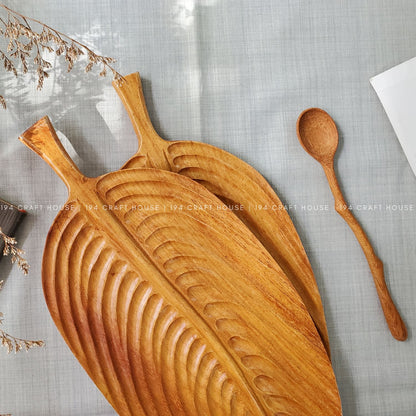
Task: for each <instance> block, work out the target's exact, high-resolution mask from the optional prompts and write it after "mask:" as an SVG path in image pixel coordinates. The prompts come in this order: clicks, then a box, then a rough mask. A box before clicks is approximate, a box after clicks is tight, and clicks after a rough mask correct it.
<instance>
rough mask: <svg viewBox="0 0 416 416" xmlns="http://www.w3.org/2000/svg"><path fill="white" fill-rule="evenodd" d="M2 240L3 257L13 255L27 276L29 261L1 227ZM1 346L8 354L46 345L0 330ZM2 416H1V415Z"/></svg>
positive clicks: (1, 282) (14, 261)
mask: <svg viewBox="0 0 416 416" xmlns="http://www.w3.org/2000/svg"><path fill="white" fill-rule="evenodd" d="M0 239H2V240H3V241H4V249H3V255H4V256H8V255H9V254H11V256H12V263H17V264H18V266H19V268H20V269H21V270H22V271H23V273H24V274H25V275H26V274H27V273H28V272H29V264H28V263H27V261H26V260H25V259H24V258H23V257H22V256H23V254H24V251H23V250H21V249H19V248H17V247H16V245H17V241H16V239H15V238H12V237H9V236H8V235H6V234H4V233H3V231H2V229H1V227H0ZM3 283H4V280H0V290H1V289H2V288H3ZM2 324H3V313H2V312H0V325H2ZM0 345H1V346H3V347H6V348H7V352H9V353H10V352H12V351H14V352H16V353H17V352H19V351H22V350H25V351H28V350H29V349H31V348H33V347H42V346H43V345H44V342H43V341H39V340H38V341H31V340H26V339H22V338H16V337H13V336H12V335H10V334H8V333H7V332H5V331H3V330H2V329H1V328H0ZM0 416H1V415H0Z"/></svg>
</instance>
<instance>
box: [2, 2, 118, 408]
mask: <svg viewBox="0 0 416 416" xmlns="http://www.w3.org/2000/svg"><path fill="white" fill-rule="evenodd" d="M0 7H1V8H3V9H4V10H5V11H6V12H7V19H3V18H2V17H1V16H0V36H1V35H3V36H4V37H5V38H6V39H7V40H8V46H7V50H6V52H3V51H2V50H0V61H3V66H4V69H5V70H6V71H8V72H12V73H13V74H14V75H15V76H16V77H17V76H18V70H17V67H16V64H17V63H19V65H20V67H21V71H22V73H24V74H25V73H27V72H28V70H29V64H30V61H31V63H33V65H34V66H35V67H36V74H37V88H38V89H42V87H43V83H44V80H45V78H48V76H49V73H48V72H47V70H48V69H51V68H52V64H51V63H50V62H49V61H47V60H45V59H43V57H42V54H43V51H47V52H49V53H55V54H56V55H57V56H61V55H63V56H64V59H65V61H66V63H67V69H68V72H69V71H71V70H72V68H73V67H74V65H75V63H76V62H77V61H78V60H79V58H80V57H81V56H82V55H87V62H88V63H87V64H86V66H85V72H90V71H91V70H92V68H93V67H94V66H95V65H96V66H100V67H101V71H100V76H105V75H106V74H107V72H108V71H110V72H111V73H112V75H113V78H114V79H115V80H116V81H121V80H122V79H123V77H122V76H121V75H120V74H119V73H118V72H117V71H116V70H115V69H114V68H113V67H112V66H111V64H112V63H114V62H115V60H114V59H113V58H110V57H106V56H101V55H97V54H96V53H95V52H94V51H93V50H91V49H90V48H89V47H87V46H86V45H84V44H82V43H80V42H78V41H77V40H75V39H72V38H70V37H69V36H67V35H65V34H64V33H61V32H59V31H58V30H56V29H53V28H52V27H50V26H48V25H46V24H45V23H42V22H40V21H39V20H36V19H32V18H29V17H26V16H24V15H22V14H20V13H18V12H16V11H14V10H12V9H10V8H8V7H7V6H5V5H4V4H1V3H0ZM29 21H30V22H31V23H32V24H34V25H36V26H37V27H40V29H41V30H40V31H36V30H34V29H33V28H32V27H31V25H30V24H29ZM33 55H34V57H33V59H32V60H31V57H32V56H33ZM28 61H29V63H28ZM15 62H16V64H15ZM0 105H1V106H2V107H3V108H6V100H5V99H4V97H3V96H2V95H0ZM0 416H1V415H0Z"/></svg>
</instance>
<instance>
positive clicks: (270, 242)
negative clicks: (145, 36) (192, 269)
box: [113, 73, 330, 355]
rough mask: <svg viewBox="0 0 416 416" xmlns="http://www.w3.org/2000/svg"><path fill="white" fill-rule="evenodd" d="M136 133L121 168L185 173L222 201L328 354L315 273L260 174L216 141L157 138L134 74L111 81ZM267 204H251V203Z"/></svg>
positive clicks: (136, 76) (326, 334)
mask: <svg viewBox="0 0 416 416" xmlns="http://www.w3.org/2000/svg"><path fill="white" fill-rule="evenodd" d="M113 85H114V88H115V89H116V91H117V93H118V94H119V96H120V98H121V100H122V102H123V104H124V106H125V108H126V110H127V112H128V114H129V116H130V119H131V121H132V123H133V126H134V129H135V131H136V134H137V137H138V139H139V149H138V151H137V153H136V154H135V155H134V156H133V157H132V158H131V159H130V160H129V161H128V162H127V163H126V164H125V166H124V167H125V168H137V167H152V168H158V169H165V170H169V171H173V172H177V173H180V174H181V175H184V176H188V177H189V178H191V179H193V180H195V181H197V182H199V183H200V184H202V185H203V186H204V187H206V188H207V189H208V190H210V191H211V192H212V193H214V194H215V195H217V196H218V197H219V198H220V199H221V200H222V201H223V202H225V203H226V204H228V205H230V204H231V205H233V206H235V205H237V206H243V207H244V209H242V210H236V211H234V213H235V214H236V215H237V216H238V217H239V218H240V220H242V221H243V222H244V223H245V224H246V225H247V227H248V228H249V229H250V230H251V231H252V232H253V234H254V235H255V236H256V237H257V238H258V239H259V241H260V242H261V243H262V244H263V246H264V247H265V248H266V249H267V250H268V251H269V253H270V254H271V255H272V257H273V258H274V259H275V260H276V262H277V263H278V264H279V266H280V267H281V268H282V269H283V271H284V272H285V274H286V275H287V276H288V278H289V279H290V281H291V282H292V284H293V286H294V287H295V289H296V290H297V292H298V293H299V295H300V296H301V298H302V300H303V302H304V303H305V305H306V307H307V308H308V311H309V313H310V315H311V316H312V319H313V320H314V322H315V325H316V327H317V329H318V331H319V334H320V336H321V338H322V341H323V343H324V345H325V348H326V350H327V352H328V355H330V349H329V338H328V330H327V326H326V320H325V314H324V309H323V306H322V301H321V297H320V294H319V290H318V286H317V284H316V280H315V276H314V274H313V271H312V268H311V265H310V263H309V260H308V257H307V255H306V253H305V250H304V248H303V245H302V242H301V240H300V238H299V236H298V233H297V231H296V229H295V226H294V225H293V223H292V220H291V219H290V217H289V215H288V213H287V212H286V211H285V210H284V209H282V207H283V204H282V203H281V201H280V199H279V197H278V196H277V195H276V193H275V192H274V191H273V189H272V188H271V186H270V185H269V184H268V183H267V181H266V180H265V179H264V178H263V176H262V175H261V174H260V173H259V172H257V171H256V170H255V169H254V168H252V167H251V166H250V165H248V164H247V163H245V162H243V161H242V160H241V159H239V158H237V157H235V156H233V155H232V154H230V153H228V152H225V151H224V150H221V149H219V148H217V147H214V146H210V145H208V144H205V143H198V142H193V141H173V142H169V141H166V140H163V139H162V138H161V137H160V136H159V135H158V134H157V133H156V131H155V130H154V128H153V125H152V123H151V121H150V118H149V115H148V112H147V108H146V103H145V99H144V96H143V90H142V86H141V81H140V76H139V74H138V73H133V74H130V75H127V76H126V77H124V81H123V82H121V83H118V82H114V83H113ZM258 206H261V207H267V208H266V209H256V207H258Z"/></svg>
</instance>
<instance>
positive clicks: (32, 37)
mask: <svg viewBox="0 0 416 416" xmlns="http://www.w3.org/2000/svg"><path fill="white" fill-rule="evenodd" d="M0 7H1V8H3V9H4V10H6V11H7V19H6V20H4V19H3V18H2V17H0V36H1V35H3V36H4V37H5V38H6V39H7V41H8V46H7V50H6V51H2V50H1V49H0V61H3V66H4V69H5V70H6V71H8V72H12V73H13V74H14V75H15V76H18V69H17V67H16V65H20V67H21V71H22V73H23V74H26V73H27V72H28V70H29V64H30V62H28V61H31V63H32V64H33V65H34V66H35V67H36V73H37V88H38V89H42V87H43V82H44V80H45V78H48V77H49V73H48V70H49V69H51V68H52V64H51V63H50V62H49V61H47V60H45V59H44V58H43V52H44V51H46V52H49V53H55V54H56V55H57V56H61V55H62V56H64V59H65V61H66V63H67V68H68V72H69V71H71V70H72V68H73V67H74V64H75V63H76V62H77V61H78V60H79V59H80V57H81V56H82V55H86V57H87V64H86V66H85V72H90V71H91V70H92V69H93V67H94V66H99V67H100V68H101V72H100V74H99V75H100V76H106V75H107V73H108V72H110V73H112V75H113V77H114V79H115V80H117V81H121V80H122V79H123V77H122V76H121V75H120V74H119V73H118V72H117V71H116V70H115V69H114V68H113V67H112V66H111V64H113V63H114V62H115V60H114V59H113V58H110V57H107V56H101V55H98V54H96V53H95V52H94V51H93V50H91V49H90V48H89V47H88V46H86V45H84V44H82V43H80V42H78V41H77V40H75V39H73V38H71V37H69V36H67V35H65V34H64V33H61V32H59V31H58V30H56V29H53V28H52V27H50V26H48V25H46V24H45V23H42V22H40V21H39V20H36V19H32V18H29V17H26V16H24V15H22V14H20V13H18V12H15V11H14V10H11V9H10V8H8V7H7V6H5V5H4V4H1V3H0ZM29 21H30V22H32V23H34V24H36V25H37V26H39V27H40V30H39V31H36V30H34V29H32V27H31V25H30V24H29ZM32 57H33V59H32ZM0 105H1V106H3V108H6V100H5V99H4V97H3V96H2V95H0Z"/></svg>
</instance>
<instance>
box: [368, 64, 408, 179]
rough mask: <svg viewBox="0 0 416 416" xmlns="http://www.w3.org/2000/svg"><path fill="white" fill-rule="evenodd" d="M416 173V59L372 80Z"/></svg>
mask: <svg viewBox="0 0 416 416" xmlns="http://www.w3.org/2000/svg"><path fill="white" fill-rule="evenodd" d="M370 82H371V84H372V86H373V87H374V89H375V90H376V92H377V95H378V96H379V98H380V100H381V102H382V104H383V106H384V109H385V110H386V113H387V115H388V117H389V119H390V121H391V124H392V125H393V128H394V131H395V132H396V134H397V137H398V138H399V141H400V144H401V145H402V148H403V150H404V153H405V154H406V156H407V159H408V160H409V163H410V166H411V167H412V169H413V173H414V174H415V175H416V58H413V59H410V60H409V61H406V62H404V63H402V64H400V65H397V66H395V67H394V68H391V69H389V70H387V71H385V72H383V73H382V74H379V75H377V76H375V77H373V78H371V80H370Z"/></svg>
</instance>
